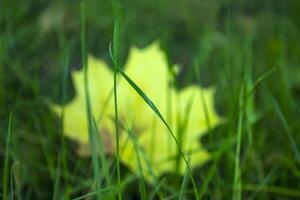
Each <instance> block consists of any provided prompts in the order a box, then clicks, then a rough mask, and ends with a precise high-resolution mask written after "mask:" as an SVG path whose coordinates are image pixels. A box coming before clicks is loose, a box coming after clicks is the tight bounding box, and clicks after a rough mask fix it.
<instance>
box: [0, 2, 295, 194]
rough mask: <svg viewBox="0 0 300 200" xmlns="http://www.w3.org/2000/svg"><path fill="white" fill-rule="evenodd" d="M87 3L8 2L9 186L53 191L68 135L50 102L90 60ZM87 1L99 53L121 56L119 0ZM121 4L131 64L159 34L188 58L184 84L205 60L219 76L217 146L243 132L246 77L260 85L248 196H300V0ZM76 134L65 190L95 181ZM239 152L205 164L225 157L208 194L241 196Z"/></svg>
mask: <svg viewBox="0 0 300 200" xmlns="http://www.w3.org/2000/svg"><path fill="white" fill-rule="evenodd" d="M80 2H81V1H79V0H72V1H71V0H54V1H46V0H28V1H20V0H1V1H0V133H1V135H0V163H1V165H0V170H1V172H0V177H3V174H2V172H3V163H4V154H5V153H4V152H5V146H6V145H5V141H6V138H7V128H8V118H9V113H10V112H12V113H13V126H12V142H11V145H10V152H9V161H10V169H11V171H12V172H13V173H12V174H13V177H15V178H13V181H10V176H9V186H10V184H12V185H13V190H16V191H15V193H14V195H15V196H18V194H20V195H21V196H22V198H23V199H50V198H52V196H53V190H54V185H55V183H54V182H55V179H54V178H53V177H55V172H56V167H57V161H58V155H60V154H61V153H62V146H61V142H60V141H61V136H60V122H59V120H58V119H57V118H56V117H55V116H54V114H53V113H52V112H51V111H50V110H49V108H48V106H47V102H49V101H51V102H57V103H65V102H67V101H69V100H71V98H72V97H73V95H74V88H73V85H72V82H71V79H70V72H71V71H72V70H75V69H79V68H80V66H81V54H80ZM85 4H86V18H87V29H86V33H87V37H86V38H87V49H88V52H89V53H91V54H93V55H95V56H96V57H99V58H103V59H105V60H107V62H108V63H110V64H111V63H112V62H111V59H110V55H109V44H110V42H111V41H112V35H113V12H112V5H111V1H109V0H86V1H85ZM120 4H121V46H120V48H121V49H120V55H121V62H122V63H124V62H125V60H126V57H127V53H128V49H129V48H130V47H131V46H138V47H145V46H147V45H149V44H150V43H152V42H153V41H156V40H158V41H160V43H161V46H162V48H163V49H164V51H165V52H166V54H167V55H168V58H169V62H170V63H177V64H179V65H180V67H181V68H180V73H179V76H178V77H177V79H178V87H179V88H182V87H184V86H186V85H188V84H190V83H195V82H196V80H197V79H196V76H195V73H194V69H193V66H194V65H195V64H196V65H197V67H199V69H200V70H199V71H200V80H201V85H202V86H203V87H208V86H215V87H216V89H217V93H216V107H217V109H218V112H219V113H220V115H222V116H224V117H226V118H227V119H228V121H227V123H225V124H223V125H221V126H219V127H218V128H216V129H215V130H213V131H212V134H211V135H210V136H205V138H201V139H202V140H203V143H204V144H205V146H206V148H207V149H209V150H211V151H214V150H216V149H219V148H220V146H222V144H224V143H225V142H226V141H229V140H232V139H233V138H234V137H235V136H236V132H237V113H238V99H239V91H240V88H241V85H242V83H246V87H247V88H248V89H251V88H253V87H254V88H255V90H253V91H252V92H253V93H252V94H253V95H251V96H250V97H249V99H248V101H247V106H246V107H245V111H244V112H245V116H244V121H243V125H244V126H243V136H242V152H241V170H242V180H243V191H242V193H243V199H251V198H255V199H256V198H257V199H293V198H296V197H298V198H299V197H300V194H299V190H300V155H299V151H298V146H299V144H300V134H299V133H300V120H299V116H300V37H299V36H300V34H299V33H300V12H299V9H300V1H299V0H277V1H272V0H252V1H246V0H210V1H201V0H185V1H181V0H159V1H158V0H153V1H149V0H127V1H121V2H120ZM66 44H70V45H71V53H70V64H69V72H68V81H67V83H68V90H67V91H68V94H67V98H66V99H62V98H61V93H62V87H61V85H62V82H63V62H64V58H63V54H64V48H65V45H66ZM66 142H67V143H66V145H67V146H68V148H66V149H67V152H65V153H66V155H67V160H66V163H65V165H66V166H69V167H68V169H69V170H70V171H69V172H67V174H68V178H67V180H68V184H69V186H68V187H69V188H72V189H71V190H72V191H71V192H70V191H67V188H66V187H65V185H63V184H62V186H61V189H60V192H61V198H63V197H64V195H65V194H66V193H68V192H69V193H70V194H71V195H70V196H71V197H76V196H80V195H82V194H85V193H86V192H88V191H89V189H90V185H89V184H90V182H89V181H91V176H92V171H91V167H90V165H91V164H90V160H89V159H88V158H78V157H77V156H76V154H75V153H74V150H75V147H76V144H75V143H74V142H72V141H69V140H67V141H66ZM234 156H235V145H234V144H232V145H231V146H230V147H229V148H227V149H226V151H225V152H223V153H222V156H221V158H220V159H219V160H216V161H214V160H213V161H211V162H208V163H207V164H206V165H204V166H202V167H199V169H197V170H196V173H195V174H196V175H195V176H196V177H197V180H198V184H199V185H200V186H201V184H202V183H203V182H204V181H205V180H206V177H207V175H208V174H209V173H210V171H211V169H213V167H215V169H214V173H213V174H212V178H211V180H210V181H209V183H208V189H207V191H206V193H205V197H207V198H208V199H229V198H231V195H232V183H233V168H234ZM124 170H126V169H124ZM9 175H10V174H9ZM166 177H167V182H169V185H170V187H171V189H170V191H169V190H166V191H163V192H164V193H165V195H166V197H167V196H170V197H171V196H172V191H174V193H175V191H176V190H177V189H176V188H178V187H180V183H181V182H180V177H175V178H174V177H170V176H168V175H166ZM62 179H63V178H62ZM2 184H3V183H1V186H2ZM135 184H136V182H133V183H130V184H128V185H127V186H126V187H125V191H126V192H124V193H125V196H124V197H125V198H128V199H134V198H139V196H138V195H139V193H138V191H136V185H135ZM148 187H150V188H151V186H150V185H149V186H148ZM1 188H2V187H1ZM297 191H298V193H297ZM175 198H176V197H175Z"/></svg>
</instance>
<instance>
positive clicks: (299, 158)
mask: <svg viewBox="0 0 300 200" xmlns="http://www.w3.org/2000/svg"><path fill="white" fill-rule="evenodd" d="M271 101H272V104H273V107H274V108H275V111H276V113H277V115H278V117H279V119H280V121H281V123H282V125H283V127H284V129H285V132H286V133H287V137H288V140H289V142H290V143H291V147H292V151H293V152H294V154H295V158H296V160H297V162H298V164H300V152H299V148H298V145H297V143H296V141H295V138H294V136H293V133H292V131H291V128H290V126H289V124H288V122H287V120H286V117H285V116H284V114H283V112H282V110H281V109H280V107H279V105H278V103H277V102H276V100H275V99H274V97H271Z"/></svg>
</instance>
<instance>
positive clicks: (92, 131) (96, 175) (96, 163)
mask: <svg viewBox="0 0 300 200" xmlns="http://www.w3.org/2000/svg"><path fill="white" fill-rule="evenodd" d="M80 24H81V27H80V33H81V34H80V35H81V56H82V58H81V59H82V65H83V68H84V92H85V101H86V111H87V113H86V115H87V121H88V133H89V142H90V145H91V149H92V165H93V174H94V182H95V188H96V190H97V191H98V190H100V189H101V178H100V173H99V169H100V165H99V160H98V157H97V151H98V149H97V143H96V142H97V141H95V134H98V131H97V130H95V127H94V125H93V116H92V108H91V104H90V94H89V79H88V64H87V54H86V44H85V29H86V28H85V4H84V2H82V3H81V4H80ZM97 199H101V193H97Z"/></svg>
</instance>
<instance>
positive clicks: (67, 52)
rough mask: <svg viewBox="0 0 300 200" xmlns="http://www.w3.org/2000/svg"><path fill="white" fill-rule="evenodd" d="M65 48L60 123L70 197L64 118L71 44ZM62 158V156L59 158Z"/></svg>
mask: <svg viewBox="0 0 300 200" xmlns="http://www.w3.org/2000/svg"><path fill="white" fill-rule="evenodd" d="M63 46H64V50H63V56H62V58H61V59H62V61H61V62H62V68H63V76H62V94H61V96H62V99H61V100H62V103H63V105H62V112H61V116H60V119H61V124H60V128H61V130H60V135H61V137H60V139H61V141H60V143H61V149H62V152H61V158H62V167H63V177H64V185H65V188H66V193H65V195H66V196H65V198H66V199H70V192H71V187H70V185H69V182H68V178H67V177H68V173H69V169H68V164H67V145H66V141H65V137H64V123H63V122H64V118H65V101H66V96H67V75H68V68H69V67H68V66H69V60H70V49H71V44H70V43H67V44H64V45H63ZM59 160H60V158H59Z"/></svg>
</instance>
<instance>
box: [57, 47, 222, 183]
mask: <svg viewBox="0 0 300 200" xmlns="http://www.w3.org/2000/svg"><path fill="white" fill-rule="evenodd" d="M124 71H125V73H126V74H127V75H128V76H129V77H130V79H132V80H133V81H134V82H135V84H136V85H138V87H139V88H141V90H142V91H143V92H144V93H145V94H146V95H147V97H148V98H149V99H151V100H152V101H153V103H154V104H155V105H156V107H157V108H158V109H159V110H160V112H161V114H162V116H163V117H165V119H166V120H167V123H168V124H169V125H170V127H171V129H172V131H173V132H174V133H175V134H176V138H177V140H178V141H179V142H180V148H181V149H182V151H183V153H184V154H185V155H186V156H188V158H189V163H190V166H191V167H194V166H197V165H200V164H202V163H204V162H205V161H207V160H208V159H209V153H208V152H207V151H206V150H205V149H203V148H202V146H201V144H200V142H199V138H200V137H201V136H202V135H203V134H204V133H205V132H206V131H207V130H208V127H209V126H210V127H214V126H216V125H217V124H218V123H220V122H221V119H220V117H219V116H218V115H217V113H216V112H215V109H214V105H213V102H214V101H213V95H214V89H213V88H210V89H203V88H201V87H198V86H195V85H194V86H188V87H186V88H184V89H183V90H181V91H177V90H176V89H175V88H173V87H172V86H170V84H169V82H170V81H169V71H168V65H167V62H166V58H165V55H164V53H163V52H162V50H161V49H160V48H159V44H158V43H157V42H156V43H153V44H152V45H150V46H148V47H146V48H144V49H138V48H136V47H133V48H131V50H130V52H129V58H128V60H127V62H126V63H125V66H124ZM88 77H89V93H90V101H91V107H92V114H93V115H94V117H95V118H96V119H97V124H98V127H99V129H100V133H101V135H102V138H103V139H104V147H105V150H106V152H108V153H114V149H115V134H114V120H113V119H114V104H113V94H112V89H113V74H112V72H111V71H110V70H109V67H108V65H107V64H106V63H105V62H104V61H102V60H100V59H96V58H94V57H92V56H89V57H88ZM72 79H73V81H74V84H75V89H76V96H75V97H74V99H73V100H72V101H71V102H70V103H69V104H67V105H65V107H64V109H65V114H64V121H63V127H64V130H63V132H64V134H65V135H66V136H67V137H70V138H71V139H73V140H76V141H77V142H78V143H79V144H80V146H81V147H85V148H81V149H86V147H87V146H88V128H87V127H88V125H87V124H88V123H87V117H86V114H85V113H86V106H85V94H84V78H83V70H81V71H75V72H73V73H72ZM117 93H118V106H119V116H120V122H121V123H122V126H121V127H122V129H121V133H120V138H119V139H120V146H121V147H120V148H121V154H120V159H121V161H122V163H123V164H125V165H126V166H128V167H129V168H130V169H131V170H132V171H133V172H136V173H140V171H141V170H142V172H143V176H144V177H145V178H146V179H147V180H149V181H151V179H152V177H153V176H159V175H161V174H163V173H166V172H174V171H177V172H179V173H181V174H183V173H184V172H185V170H186V165H185V163H184V160H183V158H182V157H180V156H178V153H179V152H178V146H177V144H176V142H175V141H174V139H173V138H172V136H171V134H170V133H169V132H168V129H167V128H166V127H165V125H164V124H163V123H162V122H161V121H160V119H159V118H158V117H157V116H156V114H155V112H154V111H153V110H152V109H151V108H150V106H148V105H147V104H146V103H145V102H144V100H143V99H142V98H141V97H140V96H139V94H138V93H137V92H136V91H135V90H134V89H133V88H132V86H131V85H130V84H128V83H127V81H126V80H125V79H122V78H120V79H119V80H118V84H117ZM204 100H205V101H204ZM51 107H52V109H53V110H54V111H55V112H56V113H57V114H59V113H60V112H61V109H62V107H61V106H58V105H53V106H51ZM204 108H205V109H204ZM207 119H208V120H207ZM208 122H209V123H208ZM79 152H81V153H82V152H83V151H82V150H81V151H79Z"/></svg>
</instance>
